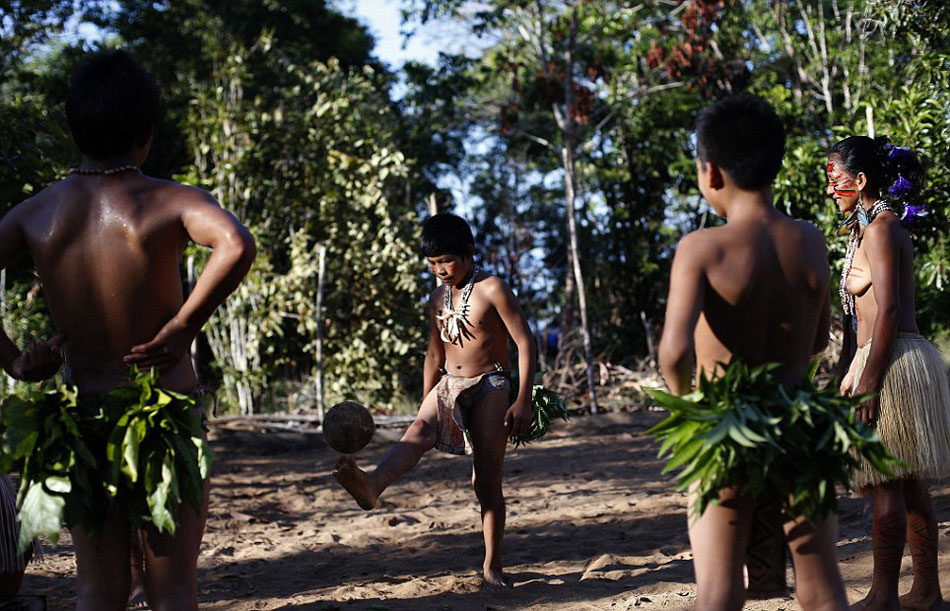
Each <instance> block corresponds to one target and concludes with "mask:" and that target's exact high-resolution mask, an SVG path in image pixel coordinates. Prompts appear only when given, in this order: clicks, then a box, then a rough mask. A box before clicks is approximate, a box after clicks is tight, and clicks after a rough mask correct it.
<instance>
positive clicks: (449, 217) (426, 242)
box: [422, 212, 475, 258]
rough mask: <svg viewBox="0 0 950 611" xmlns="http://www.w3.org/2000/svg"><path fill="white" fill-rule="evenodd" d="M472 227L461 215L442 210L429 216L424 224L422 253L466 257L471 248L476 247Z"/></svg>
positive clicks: (430, 255) (425, 254)
mask: <svg viewBox="0 0 950 611" xmlns="http://www.w3.org/2000/svg"><path fill="white" fill-rule="evenodd" d="M474 246H475V238H474V237H472V228H471V227H469V226H468V223H466V222H465V219H463V218H462V217H460V216H456V215H454V214H452V213H450V212H440V213H439V214H436V215H434V216H432V217H430V218H429V220H427V221H426V222H425V224H424V225H423V226H422V255H423V256H424V257H437V256H439V255H458V256H460V257H463V258H464V257H466V256H468V254H469V248H474Z"/></svg>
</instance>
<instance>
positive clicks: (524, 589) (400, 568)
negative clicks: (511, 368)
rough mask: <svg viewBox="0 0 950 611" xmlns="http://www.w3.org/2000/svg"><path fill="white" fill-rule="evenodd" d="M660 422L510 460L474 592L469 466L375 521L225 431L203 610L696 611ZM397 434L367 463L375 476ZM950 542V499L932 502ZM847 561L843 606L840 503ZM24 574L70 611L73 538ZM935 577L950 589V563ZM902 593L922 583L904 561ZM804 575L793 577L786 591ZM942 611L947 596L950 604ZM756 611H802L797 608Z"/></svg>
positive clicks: (610, 420)
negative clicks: (499, 561)
mask: <svg viewBox="0 0 950 611" xmlns="http://www.w3.org/2000/svg"><path fill="white" fill-rule="evenodd" d="M657 420H658V416H657V414H655V413H651V412H637V413H617V414H609V415H601V416H593V417H584V418H576V419H574V420H572V421H571V422H570V423H567V424H562V425H561V426H559V427H558V428H557V429H556V430H555V431H554V432H553V433H552V434H551V435H549V436H548V437H547V438H546V439H544V440H542V441H541V442H537V443H535V444H532V445H531V446H529V447H527V448H522V449H518V450H512V451H510V452H509V454H508V457H507V459H506V462H505V476H506V496H507V498H508V527H507V532H506V540H505V565H506V570H507V572H508V575H509V577H510V578H511V580H512V581H513V583H514V587H513V588H511V589H509V590H507V591H504V592H490V591H483V590H481V589H480V587H479V584H480V567H481V560H482V541H481V532H480V528H479V513H478V504H477V502H476V500H475V496H474V494H473V493H472V491H471V487H470V477H471V460H470V459H469V458H464V457H456V456H449V455H445V454H440V453H438V452H435V451H433V452H431V453H429V455H427V456H426V457H425V458H424V459H423V461H422V462H421V463H420V464H419V466H418V467H417V468H416V469H415V470H414V471H413V472H412V473H410V474H409V475H408V476H406V477H405V478H404V479H403V480H401V481H399V482H397V483H396V484H395V485H394V486H393V487H392V488H390V489H389V490H388V491H387V492H386V494H385V495H384V497H383V499H382V501H381V504H380V507H378V508H377V509H375V510H373V511H371V512H364V511H362V510H360V509H359V508H357V507H356V505H355V503H353V502H352V500H351V499H350V497H349V496H348V495H347V494H346V493H345V492H344V491H343V490H342V489H341V488H340V487H339V486H338V485H337V484H336V482H335V480H333V478H332V477H331V476H330V471H331V469H332V466H333V463H334V461H335V458H336V454H335V453H334V452H333V451H332V450H330V449H329V448H327V447H326V445H325V444H324V442H323V439H322V437H321V436H319V435H315V434H296V433H258V432H251V431H241V430H237V431H236V430H226V429H215V430H213V431H212V442H213V447H214V449H215V451H216V452H217V462H216V463H215V468H214V480H213V485H214V487H213V491H212V496H211V505H210V507H211V511H210V517H209V520H208V527H207V532H206V534H205V537H204V542H203V544H202V551H201V557H200V559H199V593H200V602H201V606H202V608H203V609H211V610H224V609H228V610H235V611H245V610H251V609H314V610H326V611H335V610H346V611H349V610H367V611H385V610H393V611H395V610H414V611H427V610H430V609H431V610H437V611H442V610H445V611H449V610H453V611H454V610H458V611H468V610H471V611H475V610H478V611H483V610H490V609H496V610H509V609H519V610H521V609H524V610H531V611H568V610H572V611H573V610H588V609H597V610H604V611H622V610H627V609H634V608H644V609H650V608H664V609H677V608H688V607H689V606H690V605H691V603H692V600H693V598H694V597H695V586H694V584H693V571H692V564H691V557H692V556H691V553H690V549H689V545H688V541H687V536H686V511H685V498H684V496H683V495H681V494H678V493H676V492H675V491H674V489H673V487H672V486H671V485H670V483H669V478H667V477H665V476H661V475H660V468H661V464H660V462H659V461H658V460H657V459H656V448H655V446H654V445H653V443H652V441H651V439H650V438H649V437H647V436H645V435H644V431H645V430H646V429H647V428H648V427H649V426H650V425H651V424H653V423H655V422H656V421H657ZM394 436H398V431H378V432H377V435H376V437H375V439H374V440H373V442H372V443H371V444H370V445H369V446H368V447H367V448H366V449H365V450H363V451H362V452H361V453H360V455H359V457H358V458H359V460H360V463H361V464H371V463H374V462H375V461H376V460H378V459H379V457H380V456H381V455H382V453H383V452H384V451H385V449H386V445H387V443H388V442H389V441H390V440H392V439H393V438H394ZM932 492H933V496H934V502H935V505H936V508H937V515H938V521H939V529H940V533H941V535H946V534H950V487H948V486H946V485H941V486H934V487H933V488H932ZM840 520H841V534H840V538H839V544H838V550H839V560H840V564H841V569H842V573H843V575H844V578H845V583H846V587H847V592H848V597H849V599H850V600H852V601H854V600H857V599H859V598H861V597H862V596H863V595H864V594H865V593H866V591H867V588H868V587H869V585H870V574H871V559H870V554H871V548H870V519H869V517H868V512H867V510H866V508H865V504H864V502H863V501H862V500H861V499H843V501H842V503H841V517H840ZM61 543H62V544H61V545H60V546H59V547H58V548H57V549H55V550H51V551H49V552H48V553H47V555H46V556H45V557H44V558H43V559H41V560H40V561H38V562H36V563H34V564H32V565H30V567H29V568H28V573H27V578H26V580H25V582H24V585H23V589H22V593H24V594H40V595H46V596H47V600H48V604H49V609H51V610H55V609H68V608H71V607H72V605H73V603H74V600H75V582H74V575H75V564H74V561H73V555H72V549H71V545H70V544H69V538H68V534H66V536H64V537H63V539H62V540H61ZM948 545H950V544H948V539H947V537H946V536H942V537H941V540H940V570H941V575H942V583H943V584H944V587H945V588H946V587H950V548H948ZM902 575H903V576H902V585H903V587H904V589H907V588H909V586H910V559H909V557H905V560H904V569H903V573H902ZM791 579H792V575H791V569H790V568H789V580H790V582H791ZM945 596H946V595H945ZM747 608H748V609H752V610H762V611H764V610H770V611H779V610H786V609H787V610H791V609H798V608H799V607H798V605H797V604H796V603H795V602H794V601H793V600H792V599H791V598H779V599H772V600H768V601H754V602H750V603H749V604H748V605H747Z"/></svg>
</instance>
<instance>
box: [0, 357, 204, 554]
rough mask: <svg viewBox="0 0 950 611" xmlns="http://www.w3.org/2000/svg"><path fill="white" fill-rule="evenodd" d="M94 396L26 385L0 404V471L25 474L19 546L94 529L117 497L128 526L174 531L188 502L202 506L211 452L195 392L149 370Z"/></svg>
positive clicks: (67, 388)
mask: <svg viewBox="0 0 950 611" xmlns="http://www.w3.org/2000/svg"><path fill="white" fill-rule="evenodd" d="M132 382H133V384H134V386H131V387H127V388H119V389H116V390H114V391H111V392H109V393H107V394H105V395H102V396H100V397H97V398H96V399H94V400H93V401H95V407H96V411H92V410H91V408H90V406H89V405H88V404H87V402H88V401H90V400H89V399H83V398H80V396H79V394H78V391H77V390H76V388H75V387H74V386H60V387H59V388H58V389H56V390H52V391H45V392H44V391H39V390H31V389H24V390H23V391H22V392H21V394H19V395H11V396H9V397H7V398H6V399H4V401H3V403H2V404H0V423H2V428H3V433H2V437H0V469H3V470H4V472H10V471H18V472H20V473H21V480H20V482H21V483H20V492H19V497H20V501H21V507H20V513H19V520H20V525H21V529H20V548H21V549H25V548H26V547H27V546H28V545H29V544H30V541H32V540H33V538H35V537H36V536H37V535H41V534H42V535H46V536H48V537H50V539H51V540H52V541H53V542H54V543H55V542H56V540H57V538H58V536H59V531H60V529H61V528H62V527H63V526H64V525H65V526H67V527H70V528H71V527H73V526H75V525H77V524H81V525H82V526H83V527H84V528H85V529H87V530H88V531H91V532H94V531H96V530H98V529H100V528H101V527H102V521H103V520H104V519H105V517H106V515H107V512H108V510H109V507H110V506H111V505H112V504H113V503H115V502H121V503H122V505H123V507H126V508H127V510H128V512H129V517H130V519H131V521H132V525H133V526H135V527H136V528H140V527H142V526H144V525H145V524H149V523H150V524H153V525H154V526H155V527H156V528H157V529H158V530H159V532H169V533H172V534H174V532H175V528H176V526H177V522H176V516H177V515H178V508H179V506H180V504H181V502H182V501H183V500H184V501H186V502H187V503H189V504H190V505H191V506H192V507H194V508H195V510H196V511H199V512H200V510H201V506H202V504H203V481H204V479H205V478H206V477H207V476H208V473H209V471H210V468H211V461H212V452H211V448H210V446H209V445H208V443H207V442H206V441H205V440H204V438H203V434H202V425H201V417H200V415H199V413H198V410H197V409H196V405H195V400H194V399H192V398H191V397H188V396H185V395H182V394H179V393H175V392H171V391H168V390H164V389H162V388H160V387H159V386H158V385H157V379H156V377H155V374H154V373H153V372H141V373H135V374H134V377H133V380H132Z"/></svg>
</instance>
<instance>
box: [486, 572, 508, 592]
mask: <svg viewBox="0 0 950 611" xmlns="http://www.w3.org/2000/svg"><path fill="white" fill-rule="evenodd" d="M482 587H484V588H485V589H486V590H504V589H505V588H510V587H511V584H510V583H508V579H506V578H505V574H504V573H502V572H501V569H485V570H484V571H483V572H482Z"/></svg>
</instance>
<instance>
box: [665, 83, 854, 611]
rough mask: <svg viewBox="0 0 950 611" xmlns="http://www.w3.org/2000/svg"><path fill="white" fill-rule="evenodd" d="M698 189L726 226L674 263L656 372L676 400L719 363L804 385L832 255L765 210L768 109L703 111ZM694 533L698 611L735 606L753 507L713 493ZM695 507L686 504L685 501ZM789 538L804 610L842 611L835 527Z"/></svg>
mask: <svg viewBox="0 0 950 611" xmlns="http://www.w3.org/2000/svg"><path fill="white" fill-rule="evenodd" d="M696 135H697V150H698V155H697V159H696V168H697V171H698V174H699V190H700V191H701V192H702V194H703V196H704V197H705V198H706V200H707V201H708V202H709V204H710V205H711V206H712V207H713V209H714V210H715V211H716V213H717V214H719V215H720V216H722V217H724V218H726V219H728V223H727V224H725V225H723V226H721V227H716V228H712V229H703V230H699V231H696V232H693V233H691V234H689V235H687V236H686V237H684V238H683V239H682V240H681V241H680V243H679V245H678V247H677V249H676V256H675V258H674V260H673V269H672V272H671V278H670V293H669V297H668V299H667V310H666V322H665V324H664V328H663V337H662V339H661V341H660V350H659V357H660V367H661V369H662V371H663V376H664V377H665V378H666V381H667V383H668V384H669V387H670V389H671V390H672V392H673V393H675V394H678V395H682V394H685V393H688V392H689V391H690V390H691V384H692V378H693V364H694V353H695V361H696V365H697V376H698V373H699V372H705V373H706V375H707V376H711V375H713V374H715V373H716V372H717V370H720V368H719V367H718V364H719V363H728V362H730V361H731V360H733V359H740V360H741V361H743V362H744V363H746V364H747V365H758V364H762V363H768V362H777V363H781V364H782V367H781V368H780V369H777V370H776V371H775V372H774V374H775V375H776V377H777V378H778V380H779V381H789V382H796V381H798V380H800V379H801V378H802V376H803V375H804V372H805V370H806V369H807V366H808V364H809V361H810V360H811V357H812V355H813V354H815V353H817V352H819V351H821V350H822V349H823V348H824V347H825V345H826V344H827V341H828V327H829V320H830V319H829V295H828V257H827V251H826V249H825V243H824V238H823V236H822V234H821V232H820V231H819V230H818V229H817V228H816V227H814V226H812V225H811V224H809V223H805V222H802V221H794V220H792V219H790V218H788V217H786V216H785V215H784V214H782V213H780V212H779V211H778V210H776V209H775V207H774V206H773V205H772V193H771V184H772V181H773V179H774V178H775V176H776V174H777V173H778V171H779V168H780V167H781V165H782V155H783V152H784V147H785V136H784V129H783V128H782V124H781V121H780V120H779V118H778V116H777V115H776V114H775V111H774V110H773V109H772V107H771V106H769V105H768V103H766V102H765V101H764V100H761V99H759V98H756V97H753V96H749V95H739V96H733V97H729V98H725V99H723V100H721V101H719V102H718V103H716V104H714V105H713V106H711V107H709V108H707V109H705V110H704V111H703V112H702V113H701V114H700V116H699V119H698V122H697V127H696ZM719 498H720V503H719V504H711V505H709V506H708V507H707V508H706V510H705V511H704V512H703V514H702V516H701V517H699V518H698V519H693V520H692V521H691V523H690V525H689V538H690V544H691V545H692V547H693V554H694V560H693V564H694V567H695V571H696V585H697V597H696V609H700V610H707V609H708V610H715V611H722V610H724V609H741V608H742V605H743V602H744V598H745V593H744V590H743V583H742V566H743V562H744V556H745V550H746V544H747V542H748V537H749V530H750V526H751V516H752V512H753V510H754V506H755V499H751V498H745V497H742V496H740V495H738V494H737V493H736V492H735V490H733V489H723V490H722V491H721V492H720V496H719ZM690 504H692V502H691V503H690ZM785 534H786V538H787V539H788V540H789V546H790V550H791V554H792V560H793V562H794V565H795V580H796V593H797V595H798V599H799V602H800V603H801V605H802V607H803V608H804V609H807V610H812V609H822V610H826V609H827V610H831V609H845V608H846V607H847V599H846V598H845V593H844V587H843V585H842V583H841V576H840V574H839V572H838V565H837V557H836V549H835V541H836V537H837V521H836V518H834V517H830V518H828V519H826V520H824V521H823V522H819V523H817V524H815V525H809V524H808V523H806V522H804V521H800V520H798V521H796V520H791V521H788V522H787V523H786V524H785Z"/></svg>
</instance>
